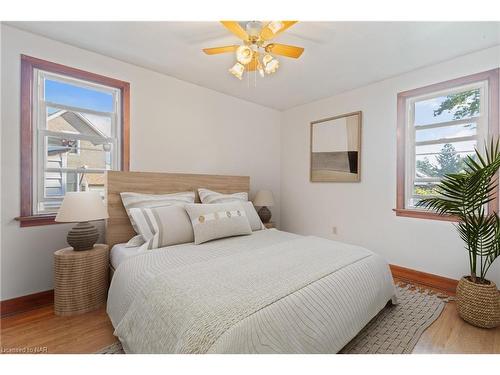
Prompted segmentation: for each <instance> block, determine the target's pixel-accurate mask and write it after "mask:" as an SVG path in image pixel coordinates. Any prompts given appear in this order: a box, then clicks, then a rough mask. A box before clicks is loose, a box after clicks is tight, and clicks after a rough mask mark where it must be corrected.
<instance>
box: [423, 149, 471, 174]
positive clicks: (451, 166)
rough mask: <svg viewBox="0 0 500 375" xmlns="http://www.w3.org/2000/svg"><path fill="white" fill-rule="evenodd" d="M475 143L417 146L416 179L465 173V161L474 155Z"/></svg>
mask: <svg viewBox="0 0 500 375" xmlns="http://www.w3.org/2000/svg"><path fill="white" fill-rule="evenodd" d="M475 144H476V142H475V141H467V142H455V143H446V144H437V145H428V146H417V147H416V149H417V154H416V156H415V178H416V179H425V178H432V177H442V176H444V175H445V174H449V173H459V172H462V171H463V168H464V159H465V158H466V156H467V155H473V154H474V146H475Z"/></svg>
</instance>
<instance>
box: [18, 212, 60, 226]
mask: <svg viewBox="0 0 500 375" xmlns="http://www.w3.org/2000/svg"><path fill="white" fill-rule="evenodd" d="M55 218H56V215H55V214H47V215H32V216H19V217H16V218H15V219H16V220H17V221H19V226H20V227H36V226H40V225H52V224H62V223H58V222H56V221H55Z"/></svg>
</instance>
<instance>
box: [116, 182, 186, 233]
mask: <svg viewBox="0 0 500 375" xmlns="http://www.w3.org/2000/svg"><path fill="white" fill-rule="evenodd" d="M120 196H121V198H122V202H123V206H124V207H125V210H126V211H127V215H128V217H129V219H130V224H132V227H133V228H134V230H135V232H136V233H139V230H138V228H137V225H136V224H135V221H134V219H133V217H132V216H131V215H130V210H131V209H132V208H152V207H162V206H172V205H174V204H180V205H184V204H186V203H194V192H193V191H185V192H181V193H173V194H142V193H127V192H124V193H120Z"/></svg>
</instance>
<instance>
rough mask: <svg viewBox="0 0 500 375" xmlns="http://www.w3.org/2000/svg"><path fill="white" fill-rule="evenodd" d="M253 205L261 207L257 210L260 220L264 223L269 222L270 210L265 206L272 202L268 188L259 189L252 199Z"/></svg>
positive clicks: (271, 194)
mask: <svg viewBox="0 0 500 375" xmlns="http://www.w3.org/2000/svg"><path fill="white" fill-rule="evenodd" d="M253 204H254V206H257V207H259V206H260V207H261V208H260V209H259V211H258V212H257V213H258V214H259V217H260V220H262V222H263V223H264V224H265V223H269V220H271V211H269V209H268V208H267V207H270V206H272V205H273V204H274V198H273V193H272V192H271V191H270V190H259V191H258V192H257V195H256V196H255V199H254V200H253Z"/></svg>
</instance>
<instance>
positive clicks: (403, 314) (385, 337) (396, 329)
mask: <svg viewBox="0 0 500 375" xmlns="http://www.w3.org/2000/svg"><path fill="white" fill-rule="evenodd" d="M396 289H397V293H398V304H397V305H387V306H386V307H385V308H384V309H383V310H382V311H381V312H380V313H379V314H378V315H377V316H376V317H375V318H373V319H372V320H371V321H370V322H369V323H368V324H367V325H366V326H365V328H363V329H362V330H361V332H359V333H358V335H357V336H356V337H355V338H354V339H352V340H351V342H349V343H348V344H347V345H346V346H345V347H344V348H343V349H342V350H341V351H340V353H343V354H404V353H411V351H412V350H413V348H414V347H415V345H416V344H417V341H418V339H419V338H420V336H421V335H422V333H423V332H424V331H425V329H426V328H427V327H429V326H430V325H431V324H432V323H433V322H434V321H436V319H437V318H438V317H439V315H440V314H441V312H442V311H443V308H444V304H445V302H447V301H448V299H449V298H448V297H447V296H443V295H438V294H435V293H434V292H432V291H429V290H427V289H420V288H418V287H415V286H413V285H406V284H399V285H397V286H396ZM97 354H124V352H123V348H122V345H121V343H120V342H119V341H117V342H115V343H114V344H111V345H110V346H107V347H105V348H103V349H102V350H100V351H98V352H97Z"/></svg>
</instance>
